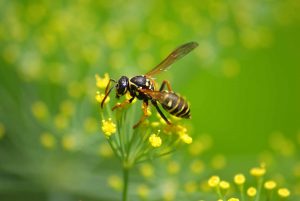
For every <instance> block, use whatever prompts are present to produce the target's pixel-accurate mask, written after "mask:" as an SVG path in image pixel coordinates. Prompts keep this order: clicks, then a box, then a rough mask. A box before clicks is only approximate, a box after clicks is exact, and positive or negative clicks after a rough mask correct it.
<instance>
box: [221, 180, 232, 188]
mask: <svg viewBox="0 0 300 201" xmlns="http://www.w3.org/2000/svg"><path fill="white" fill-rule="evenodd" d="M219 186H220V188H221V189H224V190H227V189H229V188H230V184H229V182H227V181H221V182H220V184H219Z"/></svg>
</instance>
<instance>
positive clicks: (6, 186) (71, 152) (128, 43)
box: [0, 0, 300, 200]
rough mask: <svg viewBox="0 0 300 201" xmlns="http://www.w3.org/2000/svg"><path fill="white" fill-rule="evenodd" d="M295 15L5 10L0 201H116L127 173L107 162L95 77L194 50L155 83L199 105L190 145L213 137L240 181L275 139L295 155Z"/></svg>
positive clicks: (243, 7)
mask: <svg viewBox="0 0 300 201" xmlns="http://www.w3.org/2000/svg"><path fill="white" fill-rule="evenodd" d="M299 8H300V4H299V2H297V1H296V0H287V1H279V0H261V1H258V0H252V1H250V0H238V1H231V0H225V1H219V0H214V1H211V0H205V1H196V0H194V1H193V0H192V1H180V0H174V1H157V0H155V1H138V0H135V1H121V0H117V1H92V0H86V1H84V0H77V1H30V0H27V1H5V0H1V1H0V16H1V18H0V41H1V43H0V51H1V55H0V65H1V68H0V83H1V85H0V139H1V140H0V197H3V198H5V199H2V198H0V199H1V200H20V198H24V199H22V200H26V199H27V198H28V199H27V200H35V199H36V200H75V199H81V198H82V197H81V196H83V197H86V198H89V199H95V200H96V199H98V200H101V199H103V200H109V199H111V200H115V199H118V195H115V194H113V193H112V192H114V191H112V190H111V189H110V188H109V187H108V186H107V185H104V184H103V183H105V182H106V178H105V175H107V174H110V173H113V172H117V173H119V167H118V165H117V164H118V163H117V161H116V159H112V158H110V159H106V158H105V157H104V158H103V157H102V156H103V155H102V156H101V157H99V149H100V152H101V150H102V151H103V149H104V148H103V146H104V147H105V145H103V144H104V143H105V141H104V137H103V136H102V135H100V134H99V133H101V131H100V128H99V127H100V126H99V125H100V124H99V113H98V112H99V110H98V106H97V104H96V102H95V100H94V99H95V91H96V87H95V82H94V75H95V74H96V73H98V74H100V76H103V74H104V73H106V72H108V73H109V74H110V76H111V77H113V78H115V79H118V78H119V77H120V76H121V75H127V76H134V75H139V74H143V73H146V72H147V71H149V70H150V69H151V68H153V67H154V66H155V65H156V64H158V63H159V62H160V61H161V60H162V59H163V58H164V57H165V56H166V55H168V54H169V53H170V52H171V51H172V50H173V49H175V48H176V47H177V46H179V45H181V44H183V43H185V42H189V41H196V42H198V43H199V47H198V48H197V49H195V50H194V51H193V52H192V53H190V54H189V55H188V56H186V57H185V58H184V59H182V60H180V61H178V62H177V63H176V64H174V65H173V66H172V68H171V70H169V71H168V72H166V73H162V74H161V75H159V76H157V81H158V83H159V82H160V81H161V80H163V79H168V80H169V81H170V82H171V84H172V86H173V89H174V90H175V91H176V92H178V93H180V94H181V95H183V96H185V97H187V99H188V100H189V102H190V103H191V112H192V120H191V121H190V122H191V123H190V125H191V135H192V136H193V138H194V139H197V138H198V137H199V136H203V135H205V136H207V135H208V136H210V137H211V139H212V140H213V147H212V148H211V154H212V155H214V154H222V155H224V156H226V157H228V158H232V160H233V161H234V162H232V164H234V165H235V169H239V168H240V170H241V171H242V170H247V169H246V167H248V166H247V165H249V163H251V162H254V161H256V158H257V156H258V155H259V154H260V153H262V152H263V151H265V150H266V149H268V147H269V141H270V138H271V139H272V136H273V137H274V136H275V137H276V136H277V137H278V136H281V137H283V138H284V139H288V140H289V141H288V142H289V143H288V144H287V149H292V154H295V153H299V144H300V104H299V103H300V93H299V92H300V79H299V78H300V66H299V64H300V59H299V58H300V37H299V36H300V14H299V11H300V9H299ZM113 97H114V96H113V95H112V96H111V98H113ZM279 133H281V134H279ZM99 145H101V146H102V148H101V146H100V148H99ZM271 145H272V144H271ZM291 147H292V148H291ZM283 148H285V147H283ZM101 153H102V152H101ZM184 154H185V152H182V153H180V151H179V153H178V157H179V158H180V157H182V156H184ZM100 155H101V154H100ZM200 158H201V157H200ZM207 158H209V157H207ZM107 161H109V163H108V162H107ZM207 161H208V159H207ZM207 161H205V159H204V162H205V163H206V162H207ZM291 161H292V162H291V163H288V164H287V165H286V166H284V168H281V169H280V168H279V169H280V170H282V172H285V171H287V172H288V171H289V170H290V169H292V168H293V164H297V163H299V157H297V154H296V156H295V155H294V157H292V159H291ZM245 162H246V163H245ZM61 164H63V165H61ZM252 164H253V165H255V163H252ZM287 168H290V169H287ZM291 178H294V177H293V176H291ZM295 180H296V178H294V179H293V181H292V183H293V182H294V181H295ZM296 181H297V180H296ZM296 183H297V182H296ZM298 183H299V182H298ZM74 184H76V185H74ZM298 185H299V184H298ZM24 195H25V196H24ZM198 199H199V198H198ZM158 200H159V199H158Z"/></svg>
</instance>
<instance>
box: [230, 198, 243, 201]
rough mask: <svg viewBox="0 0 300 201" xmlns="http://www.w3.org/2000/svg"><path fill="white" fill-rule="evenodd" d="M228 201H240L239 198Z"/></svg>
mask: <svg viewBox="0 0 300 201" xmlns="http://www.w3.org/2000/svg"><path fill="white" fill-rule="evenodd" d="M228 201H240V200H239V199H238V198H229V199H228Z"/></svg>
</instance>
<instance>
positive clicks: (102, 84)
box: [95, 73, 109, 89]
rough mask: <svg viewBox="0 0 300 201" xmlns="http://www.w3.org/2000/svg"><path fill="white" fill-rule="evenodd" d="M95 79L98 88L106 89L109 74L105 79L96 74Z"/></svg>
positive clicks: (106, 74)
mask: <svg viewBox="0 0 300 201" xmlns="http://www.w3.org/2000/svg"><path fill="white" fill-rule="evenodd" d="M95 78H96V86H97V87H99V88H100V89H105V88H106V86H107V84H108V82H109V76H108V73H105V74H104V77H103V78H102V77H100V76H99V75H97V74H96V75H95Z"/></svg>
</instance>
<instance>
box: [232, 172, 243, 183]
mask: <svg viewBox="0 0 300 201" xmlns="http://www.w3.org/2000/svg"><path fill="white" fill-rule="evenodd" d="M233 180H234V183H236V184H237V185H242V184H244V183H245V181H246V178H245V176H244V175H243V174H236V175H235V176H234V179H233Z"/></svg>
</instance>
